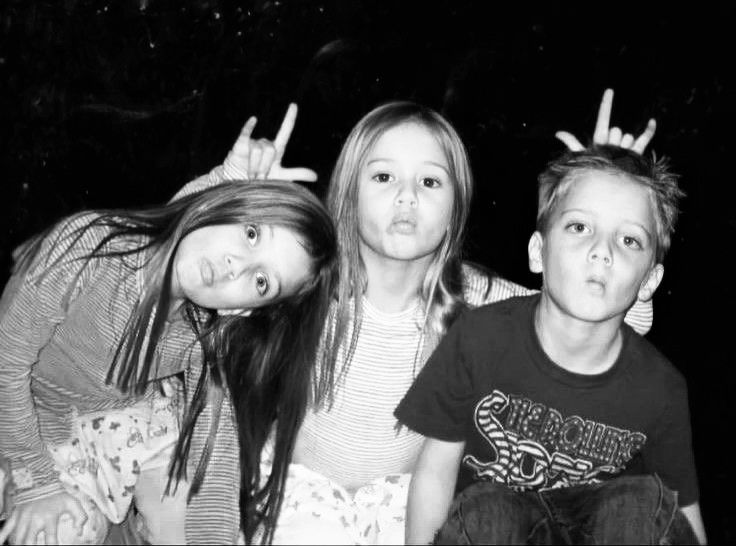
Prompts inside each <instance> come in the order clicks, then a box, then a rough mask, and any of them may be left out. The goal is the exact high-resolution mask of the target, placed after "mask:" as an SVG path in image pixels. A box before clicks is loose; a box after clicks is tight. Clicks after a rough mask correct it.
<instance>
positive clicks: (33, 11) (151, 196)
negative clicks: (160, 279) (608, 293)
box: [0, 0, 736, 542]
mask: <svg viewBox="0 0 736 546" xmlns="http://www.w3.org/2000/svg"><path fill="white" fill-rule="evenodd" d="M498 4H499V3H497V2H490V1H489V2H486V1H478V2H470V1H467V0H465V1H460V0H454V1H451V0H444V1H440V2H429V1H424V2H418V1H409V2H399V1H396V2H369V1H367V0H333V1H313V2H306V1H296V0H281V1H276V0H270V1H255V2H248V3H246V2H243V3H240V4H236V3H235V2H227V1H225V0H220V1H206V0H201V1H189V2H185V1H183V0H180V1H173V0H169V1H158V0H117V1H112V0H108V1H105V0H97V1H91V0H85V1H77V0H44V1H42V0H24V1H20V0H4V2H3V4H2V7H0V25H1V28H2V33H1V35H0V40H1V41H0V86H1V87H0V115H1V118H0V145H1V146H2V153H1V154H0V172H1V173H2V179H3V182H2V187H3V194H2V215H0V218H1V220H0V221H2V226H1V227H0V251H1V254H0V261H2V263H1V264H0V266H2V270H3V274H2V275H3V276H2V280H3V282H4V280H5V279H6V278H7V273H6V271H7V269H8V267H9V264H10V257H9V252H10V250H11V249H12V248H13V246H14V245H16V244H17V243H19V242H20V241H21V240H22V239H23V238H24V237H26V236H28V235H30V234H31V233H33V232H34V231H36V230H38V229H40V228H42V227H44V226H46V225H48V224H49V223H50V222H51V221H53V220H55V219H57V218H59V217H60V216H62V215H64V214H67V213H70V212H72V211H75V210H78V209H82V208H93V207H112V206H116V207H117V206H135V205H140V204H144V203H154V202H162V201H165V200H167V199H168V198H169V197H170V196H171V195H172V194H173V193H174V192H175V191H176V189H177V188H179V187H180V186H181V185H182V184H183V183H184V182H185V181H187V180H189V179H190V178H192V177H193V176H195V175H198V174H201V173H203V172H206V171H207V170H209V168H211V167H212V166H214V165H215V164H217V163H219V162H221V161H222V159H223V158H224V155H225V154H226V153H227V151H228V149H229V146H230V144H231V143H232V142H233V141H234V138H235V136H236V135H237V133H238V130H239V128H240V126H241V125H242V124H243V122H244V121H245V119H246V118H247V116H248V115H250V114H257V115H258V116H259V120H260V121H259V124H258V127H257V128H256V136H258V137H260V136H265V137H269V138H272V137H273V135H274V133H275V131H276V129H277V127H278V124H279V122H280V120H281V116H282V115H283V112H284V110H285V108H286V106H287V104H288V102H289V101H297V102H298V103H299V105H300V114H299V119H298V120H297V127H296V130H295V132H294V135H293V137H292V140H291V142H290V144H289V148H288V150H287V154H286V157H285V164H287V165H289V166H310V167H312V168H314V169H315V170H317V171H318V173H319V175H320V177H321V181H320V183H319V184H318V185H317V186H315V190H316V191H317V192H318V193H320V194H322V193H323V192H324V188H325V183H326V180H327V178H328V176H329V171H330V168H331V166H332V164H333V163H334V160H335V158H336V156H337V153H338V151H339V147H340V144H341V143H342V142H343V141H344V139H345V137H346V135H347V132H348V131H349V129H350V128H351V127H352V126H353V125H354V124H355V122H356V121H357V120H358V119H359V118H360V117H361V116H362V115H363V114H365V113H366V112H367V111H368V110H369V109H371V108H372V107H373V106H375V105H376V104H378V103H379V102H382V101H384V100H388V99H394V98H401V99H413V100H416V101H419V102H422V103H425V104H427V105H429V106H431V107H433V108H435V109H438V110H440V111H442V112H443V113H444V114H445V115H446V116H447V117H448V118H449V120H450V121H451V122H452V123H453V124H454V125H455V126H456V128H457V129H458V131H459V132H460V134H461V136H462V137H463V139H464V141H465V143H466V145H467V146H468V149H469V151H470V154H471V159H472V165H473V169H474V174H475V177H476V182H477V194H476V198H475V203H474V207H473V212H472V217H471V230H470V236H469V240H468V245H467V255H468V257H469V258H471V259H473V260H475V261H478V262H481V263H483V264H485V265H487V266H490V267H492V268H494V269H496V270H497V271H499V272H500V273H501V274H502V275H504V276H506V277H508V278H510V279H512V280H515V281H517V282H520V283H523V284H525V285H527V286H538V282H539V281H538V279H537V278H535V277H534V276H532V275H531V274H529V273H528V272H527V269H526V241H527V238H528V236H529V235H530V233H531V231H532V230H533V225H534V216H535V198H534V192H535V176H536V174H537V173H538V172H539V171H540V170H541V168H542V167H543V166H544V164H545V162H546V161H548V160H550V159H552V158H553V157H554V156H556V155H557V154H559V153H560V152H561V151H562V149H563V146H562V144H561V143H560V142H558V141H556V140H555V139H554V138H553V135H554V132H555V130H558V129H567V130H570V131H572V132H573V133H574V134H576V135H578V136H579V137H581V138H582V137H585V139H588V138H589V136H590V135H591V133H592V129H593V125H594V122H595V115H596V111H597V105H598V101H599V100H600V96H601V94H602V92H603V90H604V88H606V87H609V86H610V87H613V88H615V90H616V98H615V101H614V109H613V123H614V124H617V125H620V126H622V127H624V128H625V129H627V130H630V131H636V132H637V133H638V132H639V131H641V130H642V129H643V128H644V125H645V123H646V120H647V119H648V118H649V117H650V116H654V117H656V118H657V120H658V122H659V128H658V130H657V135H656V137H655V139H654V142H653V145H652V148H653V149H654V150H656V151H657V153H658V154H664V155H667V156H669V157H671V158H672V165H673V167H674V169H675V170H676V171H677V172H679V173H681V174H682V187H683V188H684V189H685V191H686V192H687V194H688V197H687V199H686V200H685V201H684V202H683V205H682V209H683V214H682V217H681V221H680V223H679V226H678V229H677V234H676V237H675V238H674V243H673V248H672V251H671V252H670V255H669V256H668V258H667V259H666V261H665V269H666V273H665V278H664V281H663V283H662V285H661V286H660V289H659V291H658V293H657V295H656V297H655V308H656V312H655V317H656V318H655V323H654V327H653V330H652V332H651V333H650V334H649V338H650V339H651V340H652V341H653V342H654V343H655V344H657V345H658V346H659V347H660V349H661V350H662V351H663V352H664V353H665V354H666V355H667V356H668V357H669V358H670V359H671V360H672V361H673V362H674V363H675V365H676V366H677V367H678V368H679V369H680V370H681V371H682V372H683V373H684V374H685V376H686V377H687V379H688V383H689V386H690V404H691V411H692V417H693V428H694V443H695V451H696V457H697V462H698V467H699V476H700V480H701V489H702V491H701V506H702V509H703V513H704V518H705V523H706V528H707V531H708V533H709V536H710V539H711V542H722V541H732V540H734V531H735V530H736V529H735V526H734V524H732V523H731V519H732V517H731V516H732V513H733V509H734V503H733V502H732V501H731V498H732V496H733V493H734V485H735V484H734V481H735V480H736V473H734V471H733V470H732V467H733V466H734V464H735V463H736V461H734V460H732V458H731V455H732V452H731V451H730V450H731V448H730V447H729V446H730V445H731V442H732V441H733V440H732V439H731V440H729V438H732V436H731V434H732V433H733V432H734V430H733V429H732V428H731V427H732V423H733V419H734V414H735V413H736V412H735V411H734V408H735V407H736V405H734V404H733V403H732V397H734V396H736V392H734V385H735V384H736V382H735V381H734V377H735V376H736V373H735V372H734V370H733V366H734V364H736V350H735V349H734V345H733V343H732V338H731V336H732V335H733V332H732V325H733V324H734V321H733V318H732V317H733V310H734V304H735V303H736V298H735V297H734V283H733V279H732V268H731V266H732V263H733V262H734V260H733V255H732V254H733V252H734V249H735V247H734V235H736V213H735V212H734V197H736V191H735V190H734V185H735V184H736V181H735V180H734V175H733V170H732V167H731V165H732V164H733V162H732V161H729V160H730V159H731V157H732V156H733V154H734V153H736V151H735V150H734V144H736V142H735V141H734V137H733V132H734V126H735V122H736V119H735V116H734V106H733V104H734V100H735V99H736V97H735V96H734V76H733V74H734V65H735V64H736V63H734V55H733V51H734V48H733V46H732V42H733V35H734V33H736V30H735V29H736V25H735V23H736V17H734V15H736V13H735V10H734V8H732V7H731V3H727V2H724V3H723V4H706V3H703V2H690V3H687V4H684V5H682V6H676V5H674V3H668V4H659V5H653V4H644V3H641V5H627V4H621V3H588V4H580V5H576V4H570V3H565V4H564V5H553V4H551V3H548V4H540V5H535V4H529V3H524V2H511V5H503V6H502V7H499V5H498ZM624 403H625V402H624Z"/></svg>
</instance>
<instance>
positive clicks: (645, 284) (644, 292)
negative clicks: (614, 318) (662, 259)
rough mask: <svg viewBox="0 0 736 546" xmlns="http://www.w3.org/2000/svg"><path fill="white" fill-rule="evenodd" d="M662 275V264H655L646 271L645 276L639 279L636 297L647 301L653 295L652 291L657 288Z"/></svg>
mask: <svg viewBox="0 0 736 546" xmlns="http://www.w3.org/2000/svg"><path fill="white" fill-rule="evenodd" d="M663 275H664V266H663V265H662V264H655V265H654V266H653V267H652V268H651V269H650V270H649V273H647V276H646V278H645V279H644V280H643V281H641V285H640V286H639V294H638V298H639V300H640V301H649V300H650V299H652V296H654V292H655V291H656V290H657V287H658V286H659V283H660V282H662V276H663Z"/></svg>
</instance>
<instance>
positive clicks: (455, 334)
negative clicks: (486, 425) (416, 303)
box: [394, 313, 475, 442]
mask: <svg viewBox="0 0 736 546" xmlns="http://www.w3.org/2000/svg"><path fill="white" fill-rule="evenodd" d="M466 317H467V313H465V314H463V315H461V316H460V317H459V318H458V319H457V320H456V321H455V323H454V324H453V325H452V327H451V328H450V330H449V331H448V332H447V335H445V337H444V338H443V339H442V341H441V342H440V344H439V345H438V346H437V349H436V350H435V351H434V353H433V354H432V356H431V357H430V359H429V361H427V364H425V366H424V368H423V369H422V371H421V372H420V373H419V375H418V376H417V378H416V380H415V381H414V383H413V384H412V386H411V387H410V388H409V390H408V391H407V393H406V395H404V398H403V399H402V400H401V402H400V403H399V405H398V406H397V408H396V410H395V411H394V416H395V417H396V418H397V419H398V420H399V421H400V422H401V423H403V424H405V425H406V426H408V427H409V428H410V429H412V430H414V431H416V432H418V433H419V434H422V435H423V436H427V437H431V438H437V439H439V440H443V441H447V442H457V441H462V440H464V439H465V428H466V426H467V422H468V418H469V417H468V415H470V413H468V412H472V400H473V394H474V390H473V385H474V383H475V382H474V381H473V377H472V373H471V369H470V367H469V366H468V362H467V361H466V357H465V354H464V350H463V349H464V347H463V345H464V343H463V338H464V331H465V329H466V328H467V325H466ZM469 408H470V409H469Z"/></svg>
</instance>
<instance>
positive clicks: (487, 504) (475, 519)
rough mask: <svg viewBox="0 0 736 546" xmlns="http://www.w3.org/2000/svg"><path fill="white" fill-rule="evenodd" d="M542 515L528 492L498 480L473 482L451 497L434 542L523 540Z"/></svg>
mask: <svg viewBox="0 0 736 546" xmlns="http://www.w3.org/2000/svg"><path fill="white" fill-rule="evenodd" d="M543 517H544V516H543V514H542V513H541V511H540V510H539V507H538V506H537V505H535V503H534V501H533V499H532V497H530V496H529V495H527V494H524V493H517V492H515V491H513V490H511V489H509V488H508V487H506V486H504V485H501V484H495V483H486V482H482V483H477V484H474V485H472V486H471V487H469V488H468V489H466V490H465V491H463V492H462V493H461V494H460V495H458V497H457V498H456V499H455V501H454V502H453V504H452V506H451V507H450V512H449V514H448V517H447V521H446V522H445V524H444V525H443V526H442V528H441V529H440V532H439V533H438V534H437V537H436V543H440V544H478V543H504V542H518V541H521V542H523V541H525V540H526V539H527V537H528V535H529V534H530V533H531V532H532V530H533V529H534V527H535V525H536V524H537V523H538V522H539V521H540V520H541V519H543Z"/></svg>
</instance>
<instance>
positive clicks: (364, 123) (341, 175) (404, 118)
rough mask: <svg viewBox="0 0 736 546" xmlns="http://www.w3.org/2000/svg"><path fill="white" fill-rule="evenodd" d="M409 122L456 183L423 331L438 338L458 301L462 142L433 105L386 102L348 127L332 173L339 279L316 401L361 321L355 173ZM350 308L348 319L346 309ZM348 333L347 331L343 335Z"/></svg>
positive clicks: (465, 194)
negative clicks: (436, 150)
mask: <svg viewBox="0 0 736 546" xmlns="http://www.w3.org/2000/svg"><path fill="white" fill-rule="evenodd" d="M406 123H412V124H416V125H419V126H421V127H423V128H425V129H427V131H429V133H430V134H432V135H433V136H434V137H435V138H436V139H437V142H438V143H439V145H440V147H441V149H442V151H443V152H444V154H445V158H446V160H447V164H448V167H449V171H450V179H451V181H452V184H453V187H454V202H453V206H452V214H451V217H450V224H449V226H448V229H447V233H446V234H445V237H444V238H443V239H442V242H441V243H440V245H439V247H438V248H437V250H436V251H435V253H434V256H433V258H432V261H431V263H430V265H429V267H428V269H427V273H426V275H425V277H424V280H423V282H422V287H421V294H420V296H421V298H422V301H423V303H424V306H425V318H424V324H423V327H422V330H423V335H425V334H427V335H430V336H435V338H439V337H440V336H441V335H442V334H444V332H445V330H446V327H447V325H448V322H449V321H450V320H451V318H452V317H453V316H454V314H455V313H456V311H457V309H458V305H460V304H462V279H461V249H462V241H463V237H464V234H465V224H466V221H467V217H468V213H469V211H470V201H471V198H472V193H473V179H472V172H471V169H470V162H469V160H468V154H467V151H466V150H465V146H464V145H463V143H462V140H461V139H460V136H459V135H458V134H457V132H456V131H455V129H454V128H453V127H452V125H450V123H449V122H448V121H447V120H446V119H445V118H443V117H442V116H441V115H440V114H438V113H437V112H435V111H434V110H432V109H430V108H427V107H425V106H421V105H419V104H416V103H413V102H406V101H397V102H389V103H386V104H383V105H381V106H379V107H377V108H375V109H374V110H372V111H370V112H369V113H368V114H366V115H365V116H364V117H363V118H362V119H361V120H360V121H359V122H358V123H357V124H356V125H355V127H354V128H353V130H352V131H351V132H350V134H349V135H348V138H347V140H346V141H345V144H344V145H343V147H342V150H341V152H340V156H339V157H338V159H337V163H336V164H335V168H334V170H333V171H332V177H331V179H330V186H329V189H328V193H327V208H328V210H329V211H330V215H331V216H332V219H333V220H334V222H335V226H336V230H337V240H338V259H339V277H338V282H337V283H336V287H335V294H334V296H335V300H336V301H335V304H334V305H335V308H334V313H333V315H332V317H331V319H332V320H331V321H330V322H329V323H328V325H327V327H326V328H325V334H324V336H323V347H322V348H323V352H322V354H321V355H320V359H321V364H322V366H321V370H322V373H321V374H320V383H319V385H318V388H317V393H316V396H317V398H318V401H319V400H320V399H321V397H322V396H323V395H325V394H327V395H329V394H330V393H331V389H332V386H333V384H334V382H335V379H336V378H335V367H336V360H337V354H338V351H339V350H340V347H341V345H343V343H344V342H345V341H346V339H347V338H348V337H349V338H350V344H349V346H348V349H347V358H346V362H345V366H344V367H343V369H342V371H341V373H345V371H346V370H347V367H348V365H349V362H350V360H351V359H352V356H353V353H354V351H355V347H356V343H357V339H358V335H359V333H360V324H361V319H362V312H361V311H362V310H361V295H362V294H363V292H364V291H365V288H366V285H367V282H368V279H367V278H366V272H365V266H364V264H363V261H362V259H361V256H360V252H359V244H358V240H359V235H358V183H359V178H360V171H361V169H362V168H363V166H364V165H365V161H366V158H367V156H368V154H369V153H370V151H371V149H372V148H373V146H375V144H376V142H377V141H378V139H379V138H380V137H381V136H382V135H383V134H384V133H385V132H386V131H388V130H389V129H392V128H394V127H397V126H399V125H403V124H406ZM353 306H354V310H353V311H352V316H351V307H353ZM349 331H351V332H352V333H351V334H350V336H348V332H349Z"/></svg>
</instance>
